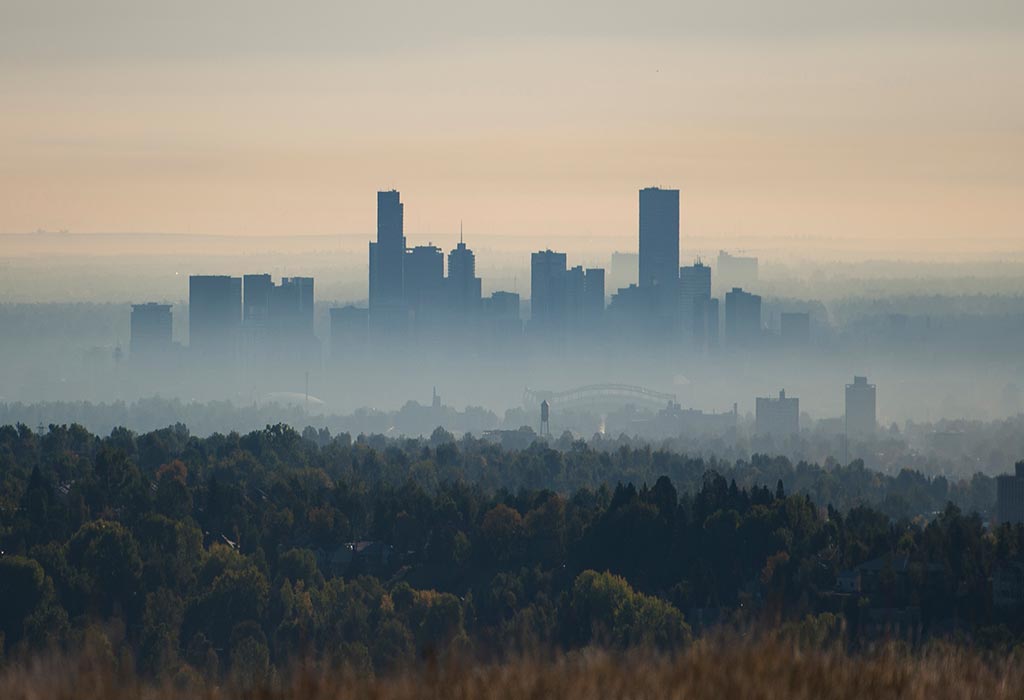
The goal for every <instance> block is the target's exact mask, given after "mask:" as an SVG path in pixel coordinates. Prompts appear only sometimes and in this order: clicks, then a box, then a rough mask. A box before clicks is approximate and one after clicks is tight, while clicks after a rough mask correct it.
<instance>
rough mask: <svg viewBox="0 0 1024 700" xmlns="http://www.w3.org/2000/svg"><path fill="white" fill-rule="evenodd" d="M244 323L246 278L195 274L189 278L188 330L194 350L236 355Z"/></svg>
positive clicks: (214, 355) (215, 355) (226, 356)
mask: <svg viewBox="0 0 1024 700" xmlns="http://www.w3.org/2000/svg"><path fill="white" fill-rule="evenodd" d="M241 325H242V279H241V278H240V277H229V276H227V275H192V276H190V277H189V279H188V333H189V347H190V348H191V349H192V351H193V352H196V353H200V354H202V355H204V356H205V357H207V358H208V359H212V358H214V357H219V358H221V359H229V358H234V355H235V352H236V351H237V345H238V341H239V330H240V328H241Z"/></svg>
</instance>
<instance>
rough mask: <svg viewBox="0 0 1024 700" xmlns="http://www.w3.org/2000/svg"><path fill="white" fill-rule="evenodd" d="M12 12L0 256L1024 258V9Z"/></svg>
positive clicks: (7, 15)
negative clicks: (532, 243)
mask: <svg viewBox="0 0 1024 700" xmlns="http://www.w3.org/2000/svg"><path fill="white" fill-rule="evenodd" d="M842 5H847V6H848V7H846V8H842V7H839V4H837V3H829V2H821V0H817V1H815V2H812V1H810V0H806V1H805V0H776V1H775V2H756V3H754V2H750V3H739V2H728V1H721V0H720V1H718V2H710V1H709V2H685V1H680V0H675V1H669V0H666V1H664V2H654V1H640V2H629V3H626V2H621V1H620V2H600V1H598V2H594V1H591V2H583V1H582V0H580V1H573V2H563V3H552V2H539V1H533V0H530V1H522V0H520V1H518V2H514V3H513V2H508V3H502V4H497V3H489V2H475V3H461V2H451V1H450V0H440V1H437V2H422V1H420V2H404V1H392V2H385V3H371V2H359V3H355V2H344V1H338V0H335V1H331V2H327V1H326V0H320V1H314V2H298V3H284V2H266V1H264V0H247V1H244V2H243V1H241V0H221V1H218V2H210V1H209V0H207V1H204V2H198V1H195V0H178V1H176V2H159V3H150V2H144V1H142V0H131V1H128V0H119V1H114V0H106V1H104V0H94V1H90V2H82V1H81V0H65V1H60V2H57V1H47V0H30V1H24V2H23V1H22V0H0V96H2V97H0V99H2V101H3V102H2V109H0V232H17V231H29V230H35V229H37V228H45V229H50V230H54V229H69V230H72V231H161V232H191V233H210V234H258V235H264V234H267V235H269V234H277V235H281V234H290V233H295V234H332V233H340V234H355V233H363V232H366V233H369V232H371V231H372V230H373V228H374V225H375V224H374V222H375V210H374V205H375V197H374V192H375V191H376V190H377V189H382V188H390V187H396V188H398V189H400V190H401V191H402V193H403V199H404V200H405V202H406V212H407V219H406V222H407V223H406V230H407V233H408V234H409V235H410V236H416V235H417V234H428V233H437V232H451V231H454V230H456V229H457V227H458V224H459V220H460V219H461V220H464V221H465V223H466V229H467V232H472V233H473V235H476V236H493V235H506V236H511V235H517V236H532V235H536V236H538V238H539V237H540V236H543V235H544V234H560V235H565V234H572V235H580V236H584V235H588V234H592V235H602V236H609V235H621V236H622V237H623V241H624V247H625V244H626V243H628V242H632V241H635V236H636V216H637V213H636V207H637V203H636V202H637V194H636V191H637V189H638V188H640V187H643V186H646V185H649V184H660V185H663V186H672V187H678V188H680V189H681V190H682V208H683V209H682V217H681V218H682V229H683V235H684V237H685V236H686V235H688V234H689V235H694V236H698V235H699V236H714V235H716V234H719V233H721V234H726V233H727V234H732V235H743V236H761V235H763V236H807V237H830V238H834V239H837V240H845V241H857V242H858V244H859V243H860V242H863V245H865V246H869V247H871V248H872V249H884V250H886V251H889V252H891V253H892V254H893V255H894V256H896V255H901V256H906V255H912V254H913V253H914V252H915V251H919V250H928V249H929V247H934V248H938V249H941V250H943V251H946V252H952V251H963V252H965V253H979V254H980V253H985V252H990V251H999V250H1007V251H1013V250H1017V251H1019V250H1021V249H1022V248H1024V2H1020V0H1014V1H1013V2H1010V1H1006V2H998V1H989V2H985V1H981V2H953V1H951V0H932V1H930V2H910V1H903V2H895V3H894V2H892V1H891V0H890V1H888V2H881V1H877V0H864V1H862V2H858V3H842Z"/></svg>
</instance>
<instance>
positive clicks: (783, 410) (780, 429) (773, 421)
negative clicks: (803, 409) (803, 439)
mask: <svg viewBox="0 0 1024 700" xmlns="http://www.w3.org/2000/svg"><path fill="white" fill-rule="evenodd" d="M754 423H755V431H756V433H757V434H758V435H771V436H773V437H787V436H789V435H797V434H799V432H800V399H795V398H792V397H788V398H787V396H786V391H785V390H782V391H780V392H779V398H777V399H776V398H773V397H769V398H758V399H757V406H756V414H755V418H754Z"/></svg>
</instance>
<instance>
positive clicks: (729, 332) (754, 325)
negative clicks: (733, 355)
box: [725, 287, 761, 347]
mask: <svg viewBox="0 0 1024 700" xmlns="http://www.w3.org/2000/svg"><path fill="white" fill-rule="evenodd" d="M760 337H761V297H760V296H758V295H757V294H750V293H749V292H744V291H743V290H742V289H740V288H739V287H733V289H732V291H731V292H729V293H728V294H726V295H725V340H726V342H727V343H728V344H729V345H730V346H733V347H735V346H743V345H752V344H754V343H756V342H757V341H758V340H759V339H760Z"/></svg>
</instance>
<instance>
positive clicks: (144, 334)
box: [129, 302, 173, 358]
mask: <svg viewBox="0 0 1024 700" xmlns="http://www.w3.org/2000/svg"><path fill="white" fill-rule="evenodd" d="M172 329H173V327H172V321H171V306H170V304H155V303H152V302H150V303H148V304H132V316H131V340H130V345H129V352H130V353H131V356H132V357H133V358H135V357H140V358H145V357H153V356H157V355H161V354H163V353H166V352H168V351H169V350H170V349H171V342H172V341H171V337H172Z"/></svg>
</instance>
